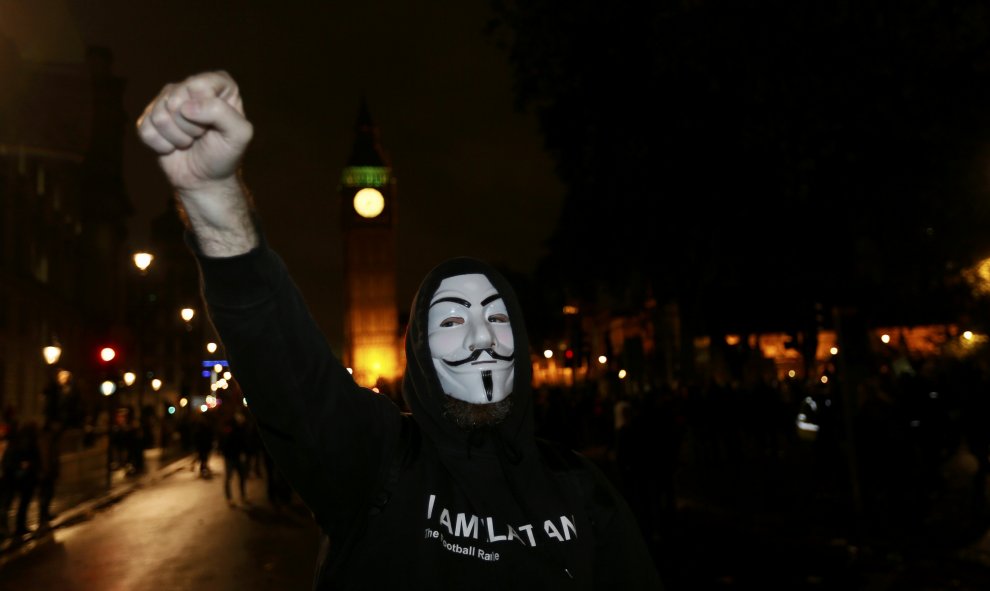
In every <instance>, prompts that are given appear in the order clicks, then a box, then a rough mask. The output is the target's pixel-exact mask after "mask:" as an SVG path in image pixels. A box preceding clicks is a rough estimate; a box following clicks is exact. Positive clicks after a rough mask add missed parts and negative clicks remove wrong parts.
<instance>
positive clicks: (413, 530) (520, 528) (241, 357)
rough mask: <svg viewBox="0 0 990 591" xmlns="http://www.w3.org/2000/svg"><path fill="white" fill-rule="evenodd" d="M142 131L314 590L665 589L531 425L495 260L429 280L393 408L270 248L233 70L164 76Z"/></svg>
mask: <svg viewBox="0 0 990 591" xmlns="http://www.w3.org/2000/svg"><path fill="white" fill-rule="evenodd" d="M138 131H139V133H140V135H141V138H142V139H143V141H144V142H145V143H146V144H147V145H148V146H149V147H151V148H152V149H153V150H155V151H156V152H157V153H158V154H159V164H160V165H161V167H162V169H163V171H164V172H165V174H166V177H167V178H168V180H169V182H171V184H172V185H173V187H174V188H175V190H176V193H177V195H178V197H179V201H180V203H181V206H182V211H183V213H184V219H186V221H187V225H188V228H189V230H190V231H189V232H188V233H187V240H188V243H189V245H190V247H191V249H192V250H193V252H194V253H195V256H196V258H197V261H198V263H199V266H200V270H201V277H202V289H203V295H204V298H205V300H206V303H207V306H208V309H209V314H210V319H211V321H212V322H213V324H214V326H215V328H216V329H217V331H218V333H219V335H220V337H221V339H222V340H223V343H224V347H225V348H226V351H227V353H228V357H229V362H230V365H231V368H232V371H233V372H234V375H235V376H236V377H237V380H238V382H239V384H240V386H241V388H242V390H243V391H244V394H245V396H246V397H247V398H248V400H250V410H251V412H252V414H253V415H254V417H255V418H256V420H257V422H258V426H259V428H260V431H261V433H262V437H263V441H264V444H265V446H266V447H267V448H268V450H269V451H270V452H271V454H272V456H273V457H274V458H275V462H276V464H277V466H278V468H279V470H280V471H281V472H282V473H284V474H285V476H286V477H287V479H288V480H289V482H290V483H291V485H292V486H293V488H294V489H295V490H296V492H297V493H298V494H299V496H300V497H301V498H302V499H303V500H304V501H305V502H306V504H307V505H308V507H309V508H310V510H311V511H312V513H313V516H314V518H315V519H316V521H317V522H318V523H319V526H320V528H321V529H322V531H323V533H324V534H325V536H324V543H323V547H322V549H321V556H320V557H319V562H318V567H317V572H316V575H315V580H314V588H317V589H329V588H334V589H386V588H401V589H407V588H413V589H427V588H429V589H466V588H472V589H510V588H511V589H541V590H546V589H605V588H608V589H660V588H661V583H660V579H659V576H658V573H657V571H656V568H655V566H654V564H653V562H652V559H651V556H650V554H649V552H648V550H647V547H646V545H645V543H644V541H643V539H642V537H641V535H640V533H639V530H638V529H637V526H636V524H635V522H634V520H633V518H632V516H631V513H630V511H629V509H628V506H627V504H626V503H625V501H624V500H623V499H622V498H621V497H620V496H619V495H618V494H617V493H616V491H615V489H614V488H613V487H612V486H611V485H610V484H609V483H608V481H607V480H606V479H605V477H604V476H603V475H602V473H601V472H600V471H598V470H597V469H596V468H595V467H594V466H593V465H592V464H591V463H590V462H589V461H587V460H586V459H584V458H583V457H581V456H579V455H577V454H575V453H573V452H570V451H568V450H563V449H560V448H558V447H556V446H554V445H552V444H549V443H545V442H542V441H540V440H538V439H537V438H535V437H534V435H533V432H534V425H533V401H532V392H531V390H530V382H531V379H530V378H531V376H530V373H531V365H530V355H529V347H528V340H527V336H526V330H525V326H524V322H523V316H522V311H521V309H520V306H519V302H518V300H517V299H516V296H515V295H514V293H513V290H512V288H511V287H510V285H509V284H508V283H507V282H506V280H505V279H504V278H503V277H502V276H501V275H500V274H499V273H498V272H496V271H495V270H494V269H493V268H492V267H491V266H489V265H487V264H485V263H483V262H481V261H477V260H474V259H468V258H455V259H452V260H449V261H447V262H445V263H442V264H440V265H439V266H437V267H436V268H435V269H433V270H432V271H431V272H430V273H429V274H428V275H427V277H426V278H425V279H424V280H423V282H422V285H421V286H420V288H419V291H418V293H417V294H416V296H415V299H414V301H413V304H412V310H411V315H410V322H409V327H408V330H407V333H406V359H407V367H406V370H405V375H404V378H403V383H402V395H403V397H404V399H405V401H406V402H407V404H408V405H409V408H410V409H411V411H412V412H411V413H409V414H405V413H402V412H400V411H399V409H398V408H397V407H396V405H395V404H394V403H393V402H392V401H391V400H390V399H389V398H388V397H386V396H382V395H378V394H375V393H373V392H371V391H369V390H367V389H364V388H361V387H359V386H358V385H357V384H356V383H355V382H354V381H353V379H352V377H351V376H350V374H349V373H348V372H347V370H346V369H345V368H344V367H343V366H342V365H341V364H340V363H339V362H338V360H337V359H336V357H335V356H334V354H333V353H332V352H331V350H330V348H329V347H328V345H327V342H326V339H325V337H324V335H323V334H321V332H320V331H319V329H318V327H317V325H316V324H315V322H314V321H313V319H312V318H311V316H310V314H309V311H308V309H307V306H306V304H305V302H304V299H303V297H302V295H301V294H300V293H299V292H298V290H297V288H296V287H295V285H294V283H293V281H292V279H291V277H290V275H289V272H288V270H287V269H286V267H285V265H284V264H283V262H282V261H281V259H280V258H279V257H278V255H277V254H276V253H275V252H274V251H273V250H272V249H271V248H270V246H269V245H268V244H267V242H266V241H265V236H264V233H263V232H262V230H261V225H260V222H259V220H258V219H257V217H256V216H255V215H254V212H253V211H252V208H251V204H250V201H249V199H248V198H247V196H246V193H245V191H244V190H243V188H242V186H241V184H240V182H239V179H238V176H237V170H238V166H239V161H240V159H241V156H242V155H243V153H244V151H245V149H246V147H247V145H248V143H249V142H250V139H251V135H252V127H251V124H250V123H249V122H248V121H247V120H246V119H245V117H244V111H243V108H242V102H241V98H240V95H239V92H238V88H237V86H236V84H235V82H234V81H233V80H232V79H231V78H230V77H229V76H228V75H227V74H226V73H223V72H207V73H203V74H199V75H195V76H192V77H190V78H187V79H186V80H184V81H182V82H180V83H177V84H169V85H166V86H165V87H164V88H163V89H162V91H161V93H160V94H159V95H158V96H157V97H156V98H155V99H154V100H152V101H151V103H150V104H149V105H148V108H147V109H146V110H145V112H144V114H143V115H142V116H141V118H140V119H139V120H138ZM287 376H289V377H290V378H291V379H287Z"/></svg>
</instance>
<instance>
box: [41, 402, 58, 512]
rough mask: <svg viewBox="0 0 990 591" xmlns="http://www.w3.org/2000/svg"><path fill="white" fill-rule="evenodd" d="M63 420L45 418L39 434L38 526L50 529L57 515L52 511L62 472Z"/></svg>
mask: <svg viewBox="0 0 990 591" xmlns="http://www.w3.org/2000/svg"><path fill="white" fill-rule="evenodd" d="M61 438H62V422H61V421H60V420H58V419H54V418H53V419H50V420H45V423H44V425H43V427H42V429H41V432H40V433H39V434H38V460H39V461H38V528H39V529H41V530H45V529H48V528H49V527H50V526H51V520H52V519H54V518H55V515H54V514H52V512H51V506H52V499H53V498H55V485H56V484H57V483H58V478H59V474H60V473H61V456H62V452H61V449H62V446H61V445H60V442H61Z"/></svg>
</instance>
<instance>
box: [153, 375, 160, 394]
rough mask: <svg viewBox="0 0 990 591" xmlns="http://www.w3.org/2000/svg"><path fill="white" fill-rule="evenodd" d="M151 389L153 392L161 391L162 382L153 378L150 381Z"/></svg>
mask: <svg viewBox="0 0 990 591" xmlns="http://www.w3.org/2000/svg"><path fill="white" fill-rule="evenodd" d="M151 389H152V390H154V391H155V392H157V391H159V390H161V389H162V381H161V380H159V379H158V378H155V379H153V380H151Z"/></svg>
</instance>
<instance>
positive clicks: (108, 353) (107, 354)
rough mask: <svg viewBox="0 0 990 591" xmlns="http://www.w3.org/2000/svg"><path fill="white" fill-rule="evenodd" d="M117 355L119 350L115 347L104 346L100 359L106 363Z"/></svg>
mask: <svg viewBox="0 0 990 591" xmlns="http://www.w3.org/2000/svg"><path fill="white" fill-rule="evenodd" d="M116 356H117V352H116V351H115V350H114V349H113V347H103V348H102V349H100V359H102V360H103V361H104V362H106V363H109V362H111V361H113V358H114V357H116Z"/></svg>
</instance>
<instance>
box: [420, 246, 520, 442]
mask: <svg viewBox="0 0 990 591" xmlns="http://www.w3.org/2000/svg"><path fill="white" fill-rule="evenodd" d="M471 274H481V275H484V276H485V277H486V278H488V280H489V281H490V282H491V284H492V286H493V287H494V288H495V289H496V291H498V294H499V295H500V296H501V299H502V301H503V303H504V304H505V307H506V311H507V312H508V316H509V324H510V326H511V330H512V338H513V344H514V349H513V352H512V356H513V362H514V363H513V365H514V378H513V380H512V393H511V394H510V395H509V398H510V399H511V409H510V410H509V412H508V414H507V415H506V416H505V418H504V419H502V420H501V421H500V422H498V423H497V424H494V425H491V426H489V427H478V428H476V429H470V430H469V429H465V428H462V427H460V426H458V425H456V424H455V423H454V422H453V421H452V420H451V419H449V418H447V417H445V416H444V410H443V409H444V404H445V401H446V399H447V397H448V395H447V394H446V393H444V390H443V388H442V386H441V383H440V378H439V376H438V375H437V370H436V368H435V366H434V359H433V355H432V353H431V351H430V343H429V325H428V321H429V313H430V304H431V303H432V301H433V295H434V294H435V293H436V291H437V288H438V287H439V286H440V283H441V282H442V281H443V280H444V279H447V278H450V277H455V276H457V275H471ZM531 363H532V362H531V361H530V351H529V338H528V336H527V334H526V322H525V319H524V318H523V313H522V308H521V307H520V305H519V300H518V298H517V296H516V294H515V290H513V289H512V286H511V285H510V284H509V282H508V281H507V280H506V279H505V277H504V276H503V275H502V274H501V273H499V272H498V271H497V270H496V269H495V268H494V267H492V266H491V265H489V264H488V263H485V262H483V261H480V260H477V259H473V258H468V257H458V258H454V259H450V260H447V261H445V262H443V263H441V264H439V265H437V266H436V267H434V269H433V270H432V271H430V272H429V273H428V274H427V276H426V277H425V278H424V279H423V281H422V283H421V284H420V287H419V290H418V291H417V293H416V296H415V298H414V299H413V303H412V309H411V311H410V317H409V328H408V329H407V331H406V372H405V377H404V382H403V387H402V395H403V397H404V398H405V401H406V404H408V405H409V408H410V409H412V413H413V416H415V417H416V419H417V422H419V424H420V426H421V427H422V429H423V431H424V435H426V436H427V437H429V438H431V439H432V440H433V442H434V443H435V444H436V445H437V447H438V448H441V449H444V448H446V449H455V450H465V449H467V446H469V445H471V443H469V441H473V442H474V444H475V445H478V444H479V443H483V442H482V441H481V439H489V440H490V441H488V443H491V444H494V443H495V439H497V440H499V443H500V444H505V445H507V446H508V447H509V448H510V456H511V455H513V454H515V453H519V452H521V451H522V448H523V447H528V446H529V444H528V442H529V441H530V440H532V439H533V429H534V426H533V400H532V389H531V385H530V384H531V378H532V366H531ZM478 430H482V431H486V432H487V433H488V434H489V435H490V436H492V437H483V438H482V437H480V436H479V435H478V434H477V433H475V434H472V431H478ZM493 437H494V438H493ZM469 438H470V439H469Z"/></svg>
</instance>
